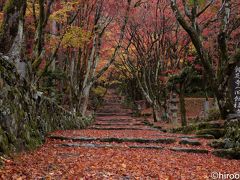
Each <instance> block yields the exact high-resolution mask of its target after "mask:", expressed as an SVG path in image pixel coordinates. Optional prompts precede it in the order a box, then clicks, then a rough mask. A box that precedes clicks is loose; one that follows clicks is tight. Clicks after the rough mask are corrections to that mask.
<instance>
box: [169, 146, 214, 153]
mask: <svg viewBox="0 0 240 180" xmlns="http://www.w3.org/2000/svg"><path fill="white" fill-rule="evenodd" d="M170 150H171V151H175V152H186V153H200V154H207V153H209V151H208V150H207V149H194V148H182V147H172V148H170Z"/></svg>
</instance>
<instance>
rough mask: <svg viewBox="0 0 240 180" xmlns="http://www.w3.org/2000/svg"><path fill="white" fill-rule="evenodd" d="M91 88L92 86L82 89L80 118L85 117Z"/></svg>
mask: <svg viewBox="0 0 240 180" xmlns="http://www.w3.org/2000/svg"><path fill="white" fill-rule="evenodd" d="M91 87H92V84H89V85H87V86H86V87H85V88H84V90H83V93H82V97H81V104H80V113H81V115H82V116H85V115H86V111H87V107H88V102H89V94H90V90H91Z"/></svg>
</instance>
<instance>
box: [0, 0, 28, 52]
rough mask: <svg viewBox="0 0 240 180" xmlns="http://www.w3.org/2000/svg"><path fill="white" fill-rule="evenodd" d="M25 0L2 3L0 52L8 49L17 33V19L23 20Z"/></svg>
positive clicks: (9, 0)
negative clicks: (2, 17)
mask: <svg viewBox="0 0 240 180" xmlns="http://www.w3.org/2000/svg"><path fill="white" fill-rule="evenodd" d="M25 12H26V0H19V1H14V0H7V2H6V3H5V5H4V19H3V23H2V25H1V29H0V52H1V53H3V54H6V53H7V52H9V51H10V49H11V47H12V44H13V43H14V41H15V38H16V36H17V35H18V34H19V22H20V21H19V20H20V19H21V20H22V21H23V22H24V16H25Z"/></svg>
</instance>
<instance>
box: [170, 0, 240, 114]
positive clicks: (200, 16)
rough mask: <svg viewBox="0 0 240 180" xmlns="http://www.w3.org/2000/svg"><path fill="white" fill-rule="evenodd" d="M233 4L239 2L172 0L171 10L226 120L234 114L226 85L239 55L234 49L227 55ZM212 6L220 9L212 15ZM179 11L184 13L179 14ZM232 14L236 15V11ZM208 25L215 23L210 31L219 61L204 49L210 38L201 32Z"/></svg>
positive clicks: (233, 16) (226, 0)
mask: <svg viewBox="0 0 240 180" xmlns="http://www.w3.org/2000/svg"><path fill="white" fill-rule="evenodd" d="M236 3H238V2H237V1H230V0H224V1H222V2H221V3H219V1H216V2H215V1H214V0H211V1H204V3H201V2H200V1H199V0H193V1H186V0H181V1H178V2H177V1H176V0H171V7H172V10H173V12H174V15H175V17H176V19H177V21H178V22H179V23H180V25H181V26H182V27H183V29H184V30H185V31H186V32H187V33H188V35H189V37H190V38H191V41H192V43H193V45H194V47H195V49H196V51H197V54H198V57H199V59H200V60H201V64H202V66H203V68H204V70H205V74H206V76H207V78H208V81H209V84H210V87H211V89H212V91H213V92H214V94H215V96H216V99H217V101H218V106H219V109H220V112H221V116H222V117H223V118H226V116H227V115H228V114H229V113H232V112H233V103H232V101H231V97H230V92H229V87H228V82H229V79H230V75H231V73H232V71H233V68H234V66H235V64H236V63H237V62H238V60H237V58H232V57H234V56H236V55H238V54H239V51H237V50H234V52H231V53H230V51H229V47H228V45H229V40H230V37H231V36H232V35H233V31H231V30H230V23H229V22H230V20H231V19H235V20H234V21H236V17H237V16H236V14H232V13H233V12H232V7H233V4H236ZM238 4H239V3H238ZM238 6H239V5H238ZM181 7H183V8H181ZM212 7H215V8H219V11H217V12H216V13H215V14H211V13H210V12H214V11H211V10H213V9H211V8H212ZM180 9H184V10H183V11H181V10H180ZM209 11H210V12H209ZM234 13H239V12H238V11H235V12H234ZM205 14H207V16H205V17H204V15H205ZM217 21H219V22H217ZM211 24H214V29H212V31H213V30H214V32H215V34H217V37H216V36H211V38H213V37H214V38H216V39H217V42H218V45H217V46H218V51H219V55H217V57H218V60H216V58H215V56H214V55H213V54H211V53H210V52H209V48H207V46H206V41H205V39H207V40H208V39H209V38H206V36H204V31H206V30H207V28H209V26H210V25H211ZM235 25H236V26H237V27H239V26H240V24H239V23H236V24H235ZM235 30H236V29H235ZM208 31H209V29H208ZM236 48H237V47H236ZM238 48H239V47H238ZM214 60H215V61H217V64H218V66H217V68H216V66H215V65H214V64H213V63H212V62H213V61H214Z"/></svg>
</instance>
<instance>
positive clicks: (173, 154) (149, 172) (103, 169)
mask: <svg viewBox="0 0 240 180" xmlns="http://www.w3.org/2000/svg"><path fill="white" fill-rule="evenodd" d="M121 100H122V97H120V96H118V95H117V94H116V93H115V92H114V91H113V90H110V91H109V93H108V94H107V96H106V99H105V103H104V106H103V107H102V108H101V109H100V110H99V111H98V112H97V116H96V121H95V123H94V124H93V125H92V126H91V127H89V128H88V129H85V130H68V131H57V132H54V133H52V135H51V136H50V137H49V138H48V139H47V140H46V143H45V144H44V145H43V146H42V147H40V148H38V149H37V150H35V151H33V152H25V153H22V154H20V155H18V156H17V157H16V158H15V160H14V161H8V162H6V165H5V168H4V169H3V170H0V178H2V179H124V180H125V179H126V180H127V179H183V180H185V179H211V178H210V176H211V173H212V172H219V173H236V172H238V171H239V165H240V161H236V160H226V159H220V158H217V157H214V156H213V155H212V154H211V151H212V149H211V148H210V147H209V146H207V143H208V140H205V139H199V138H196V137H194V136H193V135H192V136H184V135H181V134H171V133H164V132H161V131H159V130H157V129H154V128H151V127H149V126H147V125H145V124H144V123H143V120H142V119H141V118H134V117H132V112H131V110H130V109H127V108H125V107H124V106H122V105H121Z"/></svg>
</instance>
